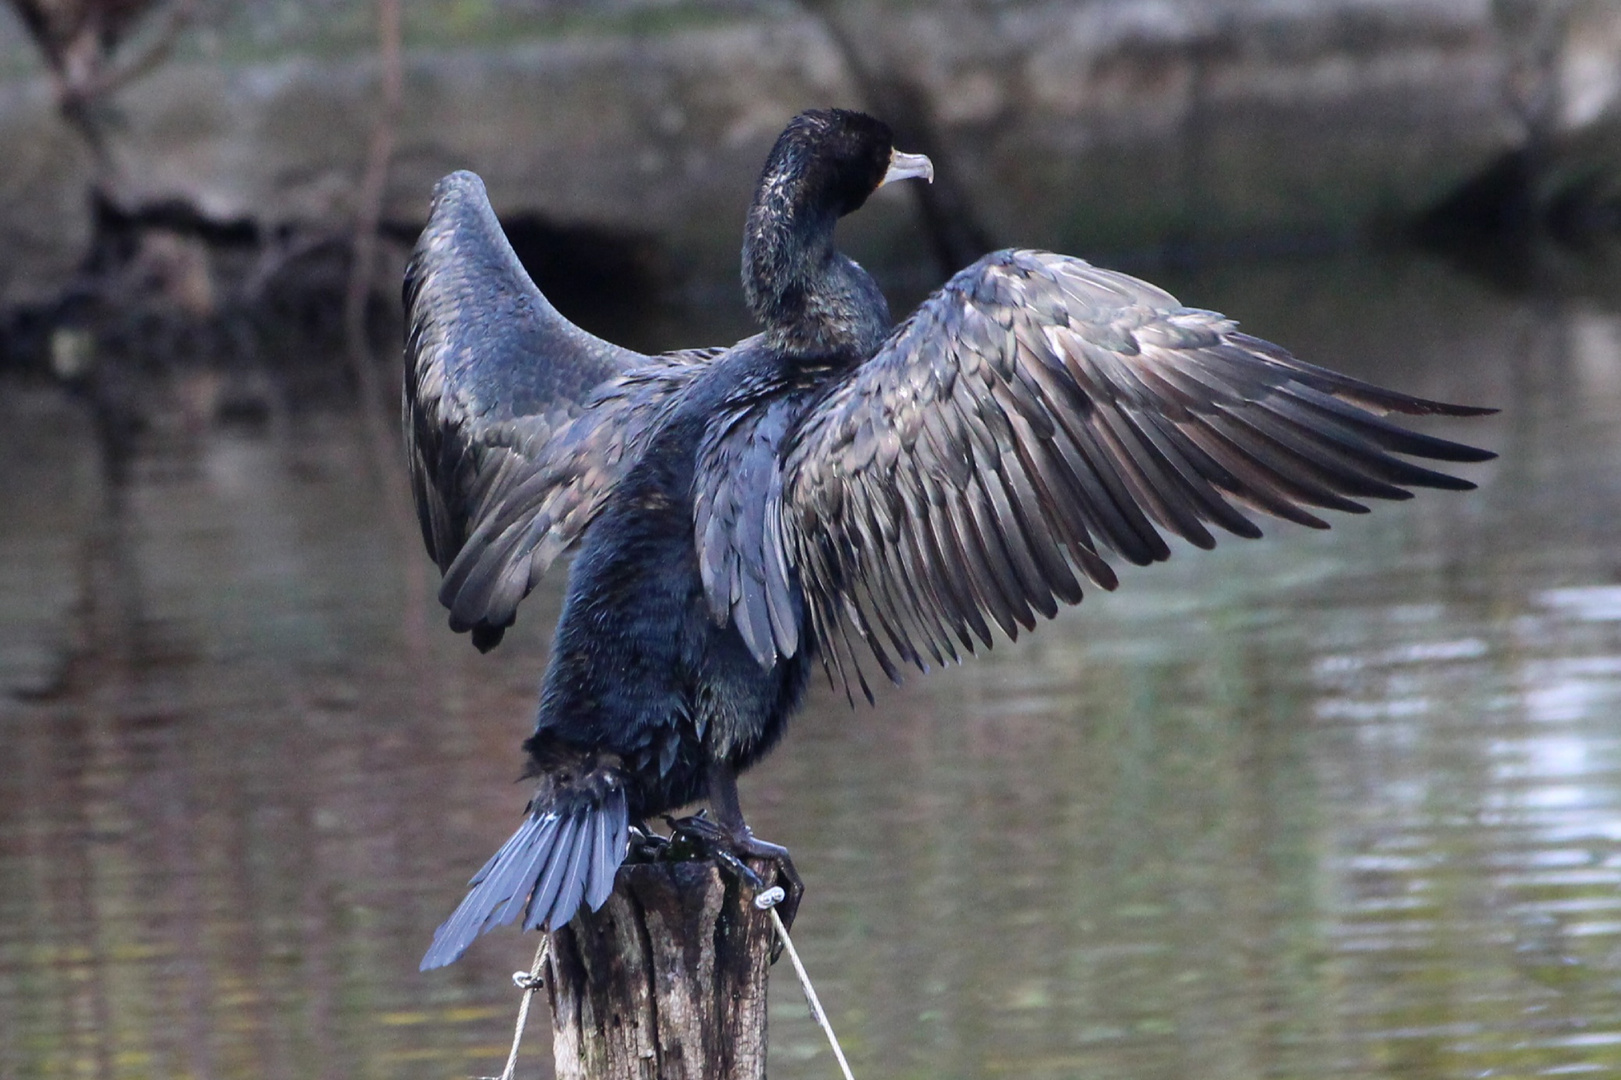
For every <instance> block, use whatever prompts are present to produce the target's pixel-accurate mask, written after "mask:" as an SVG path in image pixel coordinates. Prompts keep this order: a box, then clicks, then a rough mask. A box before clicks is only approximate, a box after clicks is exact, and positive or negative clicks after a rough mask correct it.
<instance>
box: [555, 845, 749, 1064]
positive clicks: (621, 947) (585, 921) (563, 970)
mask: <svg viewBox="0 0 1621 1080" xmlns="http://www.w3.org/2000/svg"><path fill="white" fill-rule="evenodd" d="M751 865H754V868H755V870H756V871H757V872H760V873H761V874H762V876H765V875H766V874H767V873H769V871H768V870H767V867H766V864H764V863H760V864H751ZM768 880H769V878H768ZM753 899H754V897H753V893H752V891H751V890H750V889H748V888H747V887H746V886H743V885H742V884H741V883H739V882H738V881H737V880H736V878H735V877H734V876H733V875H731V874H723V873H721V872H720V871H719V870H717V869H716V867H715V865H714V864H713V863H710V862H653V863H640V864H630V865H626V866H625V867H624V868H622V869H621V870H620V871H619V880H618V884H617V885H616V887H615V889H614V892H613V895H612V896H610V897H609V898H608V902H607V903H606V904H604V905H603V906H602V908H601V910H599V911H595V912H592V911H584V910H582V911H581V913H580V914H579V915H578V916H576V917H575V918H574V919H573V920H572V921H571V922H570V923H569V924H568V925H567V926H565V927H563V929H561V930H559V931H557V932H556V933H554V934H552V940H551V957H550V960H549V961H548V964H547V971H548V977H547V979H546V990H547V994H548V996H549V997H550V999H551V1007H552V1047H553V1055H554V1057H555V1059H556V1069H557V1077H558V1080H628V1078H631V1077H635V1078H648V1080H654V1078H656V1080H760V1078H762V1077H764V1076H765V1055H766V1012H765V996H766V969H767V966H768V958H769V955H770V949H771V933H772V931H771V916H770V914H769V912H766V911H761V910H758V909H756V908H755V906H754V903H753Z"/></svg>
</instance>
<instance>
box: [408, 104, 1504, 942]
mask: <svg viewBox="0 0 1621 1080" xmlns="http://www.w3.org/2000/svg"><path fill="white" fill-rule="evenodd" d="M926 166H927V163H926V161H923V160H922V159H917V158H914V157H911V156H909V155H901V154H898V153H895V152H893V148H892V147H891V145H890V136H889V132H888V129H887V128H885V127H884V126H883V125H882V124H881V123H879V122H877V121H874V120H872V119H870V118H867V117H863V116H861V115H860V114H855V113H847V112H842V111H828V112H814V113H807V114H805V115H803V116H801V117H799V118H796V120H795V121H794V122H793V124H791V125H790V126H789V128H788V130H787V131H785V132H784V134H783V136H782V137H781V138H780V139H779V140H778V142H777V144H776V146H775V147H774V148H773V150H772V154H771V156H770V158H769V159H768V161H767V164H766V169H765V171H764V173H763V175H762V177H761V180H760V182H759V185H758V186H757V189H756V193H755V198H754V202H753V205H752V207H751V210H750V213H749V218H748V221H747V222H746V224H745V239H744V254H743V263H744V266H743V271H744V288H745V295H746V297H747V299H748V301H749V305H750V308H751V310H752V311H753V312H754V314H755V316H756V318H757V319H758V320H759V322H760V324H761V327H762V330H761V333H760V334H758V335H757V336H755V337H752V338H749V339H747V340H745V341H743V342H740V343H738V344H737V345H735V346H732V347H731V348H729V349H710V350H699V351H687V352H678V353H672V354H668V355H665V356H661V357H649V356H643V355H640V354H637V353H634V352H630V351H628V350H625V349H621V348H618V347H617V346H613V345H611V344H609V343H607V342H604V341H601V340H600V339H597V338H595V337H593V336H591V335H589V334H586V333H585V332H584V331H582V330H580V329H578V328H577V327H575V326H573V325H572V324H570V323H569V322H568V321H567V320H566V319H564V318H563V317H562V316H561V315H559V314H558V313H557V312H556V311H555V309H553V308H552V307H551V305H550V304H548V303H547V302H546V300H545V299H544V297H542V296H541V294H540V293H539V292H538V290H536V289H535V287H534V285H533V283H532V282H530V281H529V279H528V277H527V275H525V274H524V272H523V271H522V269H521V267H520V266H519V265H518V262H517V259H516V257H515V256H514V255H513V254H512V252H511V249H510V248H509V247H508V246H507V244H506V242H505V240H504V238H503V237H502V234H501V232H500V228H499V226H498V224H497V223H496V221H495V218H494V215H493V213H492V212H491V211H490V208H489V205H488V202H487V200H486V199H485V196H484V192H483V187H482V185H481V184H480V182H479V181H478V179H477V177H475V176H473V175H472V174H469V173H458V174H454V175H452V176H449V177H447V178H445V180H443V181H441V182H440V185H439V187H438V189H437V190H436V192H435V199H434V208H433V212H432V216H431V218H430V222H429V224H428V227H427V229H426V230H425V231H424V233H423V236H422V239H421V241H420V242H419V244H418V247H417V251H416V254H415V257H414V258H413V261H412V265H411V268H410V271H409V273H408V277H407V286H406V299H407V306H408V309H409V318H410V337H409V341H408V345H407V350H406V385H405V410H406V416H405V424H406V432H407V440H408V444H409V447H408V448H409V452H410V461H411V469H412V479H413V487H414V490H415V493H416V498H417V506H418V511H419V514H420V517H421V521H422V527H423V536H424V539H425V541H426V543H427V546H428V550H429V552H430V554H432V555H433V557H434V559H435V560H436V561H437V563H438V564H439V567H440V569H441V570H442V571H443V573H444V578H443V584H442V587H441V590H440V599H441V600H442V601H443V602H444V604H445V606H446V607H447V608H448V609H449V610H450V621H451V625H452V627H453V628H455V629H457V630H466V631H471V632H472V634H473V637H474V641H475V643H476V644H478V645H479V647H480V648H485V649H487V648H490V647H492V646H493V645H494V644H495V643H497V642H498V641H499V640H500V636H501V633H502V631H503V630H504V628H505V627H506V626H508V625H510V624H511V623H512V621H513V618H514V615H515V612H516V608H517V605H518V603H519V601H521V600H522V599H523V597H524V596H525V595H527V593H528V592H529V591H530V589H532V588H533V587H534V585H535V583H536V582H537V581H538V580H539V578H540V577H541V575H542V574H543V573H544V572H545V571H546V570H547V569H548V568H549V567H550V566H551V565H552V563H553V562H554V561H555V560H556V559H557V557H558V556H559V555H560V554H562V553H563V552H564V551H566V550H569V549H571V548H575V549H577V551H578V554H577V556H576V558H575V560H574V562H573V564H572V566H571V569H570V574H569V583H568V591H567V597H566V600H565V604H564V609H563V613H562V616H561V618H560V619H559V624H558V629H557V635H556V643H555V646H554V649H553V655H552V659H551V662H550V664H549V665H548V669H547V673H546V676H545V680H544V683H543V687H542V693H541V703H540V708H539V715H538V719H537V724H536V731H535V734H534V735H532V736H531V737H530V739H529V740H528V741H527V742H526V743H525V744H524V745H525V749H526V750H527V752H528V754H529V771H530V773H531V774H532V775H534V776H535V777H536V779H537V782H538V787H537V791H536V795H535V798H534V800H533V801H532V802H531V804H530V809H529V812H528V814H527V816H526V818H525V821H524V823H523V825H522V826H521V827H520V829H519V831H518V832H517V833H516V834H515V835H514V836H513V838H512V839H511V840H510V841H508V843H507V845H506V846H505V847H503V848H502V850H501V851H500V852H499V853H497V855H496V856H495V857H494V858H492V859H491V860H490V863H489V864H487V865H486V866H485V868H484V869H483V870H482V871H481V872H480V874H479V875H477V876H475V878H474V879H473V882H472V884H473V889H472V891H471V892H470V893H469V895H468V898H467V900H466V901H464V903H463V904H462V906H461V907H460V908H459V909H458V910H457V912H456V913H455V914H454V915H453V916H452V917H451V919H450V920H449V921H448V922H446V924H445V925H444V926H442V927H441V928H440V930H439V933H438V934H437V935H436V936H435V942H434V945H433V947H432V948H431V949H430V950H429V953H428V955H427V956H426V957H425V958H424V961H423V966H424V967H425V968H426V967H435V966H439V965H440V964H444V963H449V962H450V961H451V960H454V959H455V958H456V957H457V956H459V955H460V954H461V952H462V951H463V950H464V949H465V948H466V946H467V945H468V944H469V943H470V942H471V941H472V940H473V938H474V937H476V936H477V934H478V933H480V932H482V930H484V929H487V928H489V927H490V926H494V925H497V924H499V923H503V922H508V921H512V920H514V919H516V918H519V917H520V916H521V917H522V918H523V921H524V925H526V926H530V927H538V926H545V927H555V926H557V925H560V924H561V923H562V922H564V921H566V920H567V919H568V918H569V917H570V916H571V915H572V914H573V912H574V911H575V910H576V909H577V907H578V905H579V904H580V903H581V902H585V903H588V904H591V905H592V906H593V907H595V906H597V905H599V904H600V903H601V902H602V900H603V899H604V898H605V897H606V895H607V893H608V891H610V890H611V888H612V880H613V873H614V871H615V870H616V869H617V867H618V865H619V863H620V862H621V861H622V859H623V857H624V853H625V845H626V837H627V831H628V828H629V825H630V824H631V823H635V822H640V821H642V820H643V819H645V818H646V817H648V816H649V815H653V814H657V813H660V812H662V811H665V810H669V809H671V808H674V807H677V806H681V805H683V804H685V803H688V802H691V801H694V800H697V799H701V798H704V797H708V798H709V799H710V801H711V803H712V804H713V805H714V807H715V810H716V813H717V817H718V818H719V820H720V822H721V824H722V825H723V826H724V827H725V828H726V829H728V830H730V831H731V832H732V833H733V834H734V835H736V836H737V837H738V838H739V839H740V840H744V841H746V840H748V839H749V834H748V831H747V827H746V825H744V823H743V820H742V816H741V812H740V810H739V809H738V808H737V799H736V787H735V777H736V775H737V773H738V772H740V771H741V770H743V769H745V768H747V767H748V766H749V765H751V764H752V763H753V762H754V761H756V760H758V758H759V757H760V756H761V755H762V754H764V753H765V752H766V751H768V750H769V749H770V748H771V747H772V746H773V745H774V744H775V742H776V741H777V739H778V738H779V737H780V735H781V734H782V730H783V726H784V724H785V723H786V721H787V718H788V716H789V715H790V714H791V713H792V712H793V711H794V709H795V708H796V707H797V705H798V702H799V699H800V697H801V695H802V692H803V688H804V685H805V682H806V680H807V677H808V675H809V673H810V670H811V668H812V665H813V663H814V662H816V661H820V663H821V664H823V665H825V666H826V667H827V668H828V670H829V671H830V672H831V673H832V674H833V676H834V678H835V680H836V681H837V682H839V683H840V684H841V685H843V686H845V687H846V689H852V690H855V691H859V692H863V693H867V694H868V695H869V696H870V692H871V690H870V687H871V683H870V680H869V678H868V674H867V673H868V671H869V669H872V668H876V669H877V670H878V671H881V672H882V673H883V674H885V675H886V676H888V677H891V678H899V676H900V673H901V671H902V669H903V668H904V667H906V666H908V665H915V666H917V667H920V668H927V667H928V666H930V665H932V664H938V663H942V662H945V661H948V660H953V659H957V658H959V657H961V656H962V655H963V654H965V653H971V652H973V651H975V649H976V648H978V647H980V646H987V647H988V646H989V645H990V644H991V643H992V641H993V639H994V636H995V630H996V629H998V628H999V629H1000V630H1001V631H1002V632H1003V633H1005V634H1007V635H1008V636H1010V637H1016V636H1017V634H1018V632H1019V630H1020V629H1021V628H1024V629H1029V628H1032V627H1033V626H1034V625H1035V619H1036V616H1037V615H1038V614H1039V615H1042V616H1046V617H1051V616H1052V615H1054V614H1055V613H1056V612H1057V609H1058V605H1059V604H1060V603H1061V602H1062V603H1066V604H1073V603H1077V602H1079V601H1080V599H1081V596H1082V582H1083V581H1090V582H1092V583H1093V584H1096V585H1099V586H1101V587H1103V588H1106V589H1112V588H1114V587H1115V584H1116V579H1115V575H1114V573H1113V571H1112V570H1111V569H1110V567H1109V565H1108V563H1107V562H1106V561H1105V558H1104V556H1105V554H1106V553H1108V552H1113V553H1114V554H1115V555H1118V556H1119V557H1120V558H1123V559H1125V560H1127V561H1129V562H1132V563H1135V564H1139V565H1142V564H1147V563H1151V562H1155V561H1158V560H1162V559H1165V558H1167V557H1168V556H1169V555H1170V548H1169V547H1168V545H1167V543H1166V540H1165V535H1166V534H1171V535H1176V536H1181V537H1183V538H1184V539H1186V540H1188V541H1189V542H1191V543H1192V544H1194V545H1197V546H1199V547H1206V548H1208V547H1211V546H1213V545H1214V543H1215V532H1214V531H1213V529H1212V527H1214V528H1216V529H1220V530H1223V531H1226V532H1230V533H1233V534H1235V535H1238V536H1247V537H1253V536H1258V535H1260V530H1259V529H1258V528H1257V526H1256V525H1255V524H1254V522H1253V521H1252V520H1251V517H1250V516H1249V513H1248V512H1250V511H1260V512H1262V513H1265V514H1268V515H1272V516H1276V517H1281V518H1285V519H1287V520H1291V521H1296V522H1300V523H1302V524H1305V525H1309V526H1313V527H1326V523H1325V522H1324V521H1323V520H1322V519H1321V518H1320V517H1319V516H1318V515H1317V513H1316V511H1317V510H1319V509H1331V510H1340V511H1348V512H1363V511H1365V510H1366V506H1365V505H1364V504H1363V503H1362V502H1361V501H1360V500H1363V499H1375V498H1377V499H1405V498H1409V497H1410V495H1411V492H1410V489H1411V488H1415V487H1434V488H1447V489H1453V490H1465V489H1468V488H1470V487H1472V486H1473V485H1471V484H1470V483H1468V482H1467V481H1464V480H1460V479H1457V478H1455V477H1452V476H1450V475H1448V474H1446V473H1442V472H1438V471H1435V470H1433V469H1430V468H1427V467H1424V466H1421V465H1417V464H1414V463H1413V462H1411V461H1409V460H1407V459H1408V458H1419V459H1430V460H1436V461H1442V462H1471V461H1482V460H1485V459H1487V458H1489V457H1491V455H1490V454H1489V453H1487V452H1484V451H1481V450H1477V449H1474V448H1472V447H1468V446H1464V445H1461V444H1458V443H1454V442H1449V441H1446V440H1443V439H1438V438H1434V437H1431V436H1427V435H1422V434H1418V433H1415V432H1412V431H1409V430H1408V429H1406V428H1403V427H1401V426H1399V425H1397V424H1395V423H1392V422H1391V421H1389V420H1387V419H1385V414H1387V413H1390V412H1397V413H1406V414H1409V415H1424V414H1443V415H1455V416H1461V415H1473V414H1478V413H1482V412H1486V411H1489V410H1483V409H1474V408H1468V407H1462V406H1454V405H1447V404H1444V403H1440V402H1433V401H1426V400H1423V399H1420V398H1414V397H1409V396H1407V395H1404V394H1400V393H1396V392H1394V391H1389V390H1384V389H1381V388H1379V387H1375V386H1371V385H1369V384H1367V383H1364V382H1360V381H1358V380H1355V379H1351V378H1348V377H1346V376H1343V375H1339V374H1336V373H1334V372H1330V371H1327V370H1324V369H1322V368H1318V367H1314V366H1311V365H1309V364H1306V363H1303V362H1302V361H1299V360H1297V359H1295V358H1294V357H1292V356H1291V355H1290V354H1289V353H1287V352H1285V351H1284V350H1283V349H1281V348H1279V347H1278V346H1276V345H1273V344H1270V343H1268V342H1265V341H1262V340H1259V339H1257V338H1253V337H1250V336H1248V335H1245V334H1243V333H1240V332H1239V331H1238V330H1237V328H1236V326H1235V324H1234V323H1233V322H1232V321H1231V320H1228V319H1226V318H1224V317H1223V316H1221V315H1218V314H1216V313H1213V312H1208V311H1201V310H1198V309H1192V308H1187V307H1183V306H1182V305H1180V304H1179V303H1178V302H1177V301H1176V300H1175V298H1174V297H1172V296H1170V295H1169V294H1168V293H1165V292H1164V291H1162V290H1160V289H1158V288H1155V287H1154V286H1152V285H1150V284H1148V283H1146V282H1143V281H1139V280H1137V279H1135V278H1132V277H1128V276H1126V275H1124V274H1119V273H1114V272H1112V271H1108V270H1103V269H1099V268H1097V267H1093V266H1091V265H1089V264H1087V263H1085V262H1083V261H1081V260H1079V259H1074V258H1069V257H1066V256H1062V255H1055V254H1051V253H1048V252H1041V251H1028V250H1007V251H1000V252H996V253H993V254H991V255H988V256H986V257H985V258H983V259H981V260H979V261H978V262H976V263H974V264H973V265H972V266H970V267H968V268H967V269H965V270H963V271H962V272H960V273H958V274H957V275H956V276H955V277H953V278H952V279H951V280H950V281H949V282H947V283H946V285H945V286H943V287H942V288H941V289H940V290H939V291H938V292H936V293H935V294H934V295H933V296H932V297H930V298H929V299H928V300H927V301H926V302H925V303H924V304H923V305H921V306H920V307H919V309H918V310H917V311H916V312H915V313H913V315H912V316H911V317H910V318H909V319H908V320H907V321H906V322H905V323H904V324H903V325H901V326H900V327H898V328H893V329H892V328H891V324H890V319H889V313H888V310H887V307H886V306H885V304H884V300H883V297H882V294H881V293H879V291H878V289H877V287H876V285H875V284H874V283H873V282H872V279H871V278H870V277H869V276H868V275H867V274H866V273H865V272H864V271H862V270H861V269H860V268H859V267H858V266H856V264H855V263H853V262H851V261H850V260H848V259H847V258H845V257H844V256H842V255H840V254H839V253H838V252H837V251H836V249H835V248H834V246H833V227H834V224H835V222H836V221H837V219H838V218H839V217H840V216H842V215H843V214H845V213H849V212H851V211H853V210H855V209H857V208H859V206H860V205H861V204H862V202H864V201H865V199H866V198H867V196H868V195H870V194H871V192H872V191H873V190H874V189H875V188H876V187H877V186H878V185H879V184H880V183H881V182H882V181H884V180H885V179H886V177H887V178H891V179H893V178H901V177H908V176H921V175H930V174H929V173H927V169H926ZM1398 455H1400V456H1398Z"/></svg>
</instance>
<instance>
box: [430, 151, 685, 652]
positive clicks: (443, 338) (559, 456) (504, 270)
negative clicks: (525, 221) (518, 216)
mask: <svg viewBox="0 0 1621 1080" xmlns="http://www.w3.org/2000/svg"><path fill="white" fill-rule="evenodd" d="M405 306H406V313H407V325H408V327H409V329H408V333H407V338H406V348H405V383H404V428H405V436H406V449H407V454H408V457H409V461H410V466H411V486H412V490H413V493H414V494H415V497H416V504H417V514H418V518H419V520H420V523H421V526H422V537H423V541H424V543H425V544H426V545H427V548H428V553H429V554H430V555H431V556H432V557H433V559H434V561H435V562H436V563H437V564H438V566H439V568H440V570H441V572H442V573H443V574H444V579H443V582H442V584H441V588H440V593H439V597H440V600H441V602H443V603H444V605H445V606H446V607H447V608H449V609H450V623H451V626H452V627H453V628H454V629H456V630H459V631H460V630H472V631H473V640H474V642H475V644H477V645H478V646H479V647H480V648H484V649H487V648H490V647H493V646H494V644H495V643H496V642H498V641H499V640H500V638H501V634H502V631H503V630H504V628H505V627H506V626H508V625H510V624H511V623H512V621H513V618H514V617H515V611H516V608H517V605H518V603H519V602H520V601H521V600H522V599H523V598H524V597H525V596H526V595H528V593H529V591H530V590H531V589H533V588H534V586H535V585H536V583H537V582H538V581H539V580H540V577H541V575H542V574H543V573H544V572H545V571H546V569H547V568H548V567H549V566H550V565H551V563H552V562H553V561H554V560H555V559H556V558H557V557H558V556H559V555H561V554H562V553H563V552H564V551H565V550H567V549H568V548H569V547H570V546H571V545H572V544H573V543H574V541H575V540H577V539H578V538H579V536H580V534H581V532H582V531H583V530H584V529H585V527H586V525H587V524H588V523H589V522H590V520H591V519H592V518H593V517H594V516H595V514H596V512H597V510H598V509H599V508H600V507H601V504H602V500H603V499H604V498H605V497H606V495H607V493H608V492H609V491H610V490H611V489H612V487H613V485H614V484H615V483H616V482H617V480H618V478H619V476H620V475H621V474H622V472H623V471H624V469H625V468H626V467H627V466H628V465H629V463H630V462H632V461H634V460H635V457H636V455H637V453H638V448H639V446H640V445H641V443H642V440H643V439H645V437H646V435H647V434H648V432H649V431H650V430H652V428H653V427H654V426H655V425H656V424H657V422H658V419H659V417H660V415H661V413H660V409H659V406H660V405H661V404H663V403H665V402H667V401H669V400H670V399H671V398H672V397H673V396H674V395H675V394H677V393H678V392H679V391H680V389H681V388H682V387H683V386H684V385H685V384H686V383H687V381H688V380H689V379H690V378H691V376H692V375H693V374H694V373H695V372H696V371H697V370H699V369H701V367H702V366H703V364H704V362H705V361H706V360H707V359H708V356H709V355H710V354H709V353H704V352H690V353H676V354H671V355H669V356H663V357H649V356H644V355H642V354H640V353H636V352H632V351H631V350H629V349H622V348H620V347H618V346H616V345H612V344H610V343H608V342H606V341H603V340H602V339H600V338H597V337H594V336H592V335H591V334H588V333H586V332H585V331H584V330H581V329H580V328H579V327H577V326H575V325H574V324H573V323H571V322H569V321H568V319H566V318H564V317H563V316H562V315H561V314H559V313H558V311H557V309H556V308H554V307H552V305H551V304H550V303H549V302H548V301H547V300H546V298H545V297H544V296H543V295H542V294H541V292H540V290H539V289H537V288H536V287H535V284H534V282H533V281H531V280H530V278H529V275H528V274H527V273H526V272H525V271H524V269H523V266H522V265H521V264H520V263H519V262H518V258H517V256H516V255H515V254H514V253H513V251H512V247H511V245H510V244H508V242H507V240H506V236H505V234H504V233H503V232H502V231H501V226H500V223H499V222H498V221H497V220H496V217H495V213H494V211H493V210H492V209H491V207H490V203H489V199H488V197H487V196H486V194H485V191H484V185H483V182H482V181H480V180H479V178H478V177H477V176H475V175H473V174H472V173H469V172H458V173H452V174H451V175H450V176H447V177H445V178H444V179H443V180H441V181H440V182H439V184H438V185H437V186H436V187H435V189H434V197H433V207H432V210H431V212H430V214H429V219H428V224H427V227H426V228H424V229H423V232H422V236H421V239H420V240H419V241H418V242H417V246H416V249H415V251H414V252H413V254H412V258H411V262H410V265H409V267H408V269H407V272H406V281H405Z"/></svg>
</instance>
